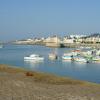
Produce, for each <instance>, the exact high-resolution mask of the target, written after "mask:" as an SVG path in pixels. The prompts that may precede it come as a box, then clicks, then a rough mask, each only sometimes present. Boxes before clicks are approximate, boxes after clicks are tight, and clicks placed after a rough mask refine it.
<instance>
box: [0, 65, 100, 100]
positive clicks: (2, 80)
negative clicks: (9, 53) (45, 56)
mask: <svg viewBox="0 0 100 100" xmlns="http://www.w3.org/2000/svg"><path fill="white" fill-rule="evenodd" d="M12 99H13V100H19V99H20V100H100V84H96V83H90V82H86V81H80V80H74V79H71V78H65V77H59V76H54V75H50V74H45V73H39V72H34V71H27V70H24V69H22V68H17V67H14V68H12V67H11V66H9V65H4V64H0V100H12Z"/></svg>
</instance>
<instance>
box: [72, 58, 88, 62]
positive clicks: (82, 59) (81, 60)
mask: <svg viewBox="0 0 100 100" xmlns="http://www.w3.org/2000/svg"><path fill="white" fill-rule="evenodd" d="M73 59H74V61H76V62H84V63H88V60H87V59H85V58H84V57H74V58H73Z"/></svg>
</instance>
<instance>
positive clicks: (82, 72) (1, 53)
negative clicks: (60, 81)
mask: <svg viewBox="0 0 100 100" xmlns="http://www.w3.org/2000/svg"><path fill="white" fill-rule="evenodd" d="M68 50H70V49H69V48H58V49H53V48H48V47H43V46H31V45H28V46H26V45H6V46H5V47H4V48H0V63H1V64H9V65H14V66H18V67H23V68H26V69H28V70H34V71H40V72H46V73H52V74H56V75H59V76H68V77H72V78H75V79H81V80H87V81H91V82H96V83H100V63H88V64H85V63H78V62H77V63H76V62H70V61H62V59H61V56H62V55H63V53H64V52H66V51H68ZM53 51H56V52H57V53H58V55H59V59H58V60H55V61H51V60H49V59H48V54H49V53H50V52H53ZM32 53H36V54H41V55H43V56H44V57H45V60H44V61H41V62H33V61H24V59H23V58H24V56H28V55H30V54H32Z"/></svg>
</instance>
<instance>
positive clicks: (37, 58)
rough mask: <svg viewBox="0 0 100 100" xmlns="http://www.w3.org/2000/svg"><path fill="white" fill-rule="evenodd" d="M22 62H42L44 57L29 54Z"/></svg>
mask: <svg viewBox="0 0 100 100" xmlns="http://www.w3.org/2000/svg"><path fill="white" fill-rule="evenodd" d="M24 60H44V57H42V56H40V55H38V54H31V55H30V56H27V57H24Z"/></svg>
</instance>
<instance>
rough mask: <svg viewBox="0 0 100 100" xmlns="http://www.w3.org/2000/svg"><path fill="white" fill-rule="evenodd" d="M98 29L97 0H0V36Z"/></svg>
mask: <svg viewBox="0 0 100 100" xmlns="http://www.w3.org/2000/svg"><path fill="white" fill-rule="evenodd" d="M94 32H100V0H0V40H3V41H7V40H14V39H23V38H27V37H32V36H44V35H45V36H48V35H50V34H52V35H53V34H56V33H57V34H60V35H65V34H67V33H69V34H75V33H78V34H80V33H81V34H84V33H86V34H89V33H94Z"/></svg>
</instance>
